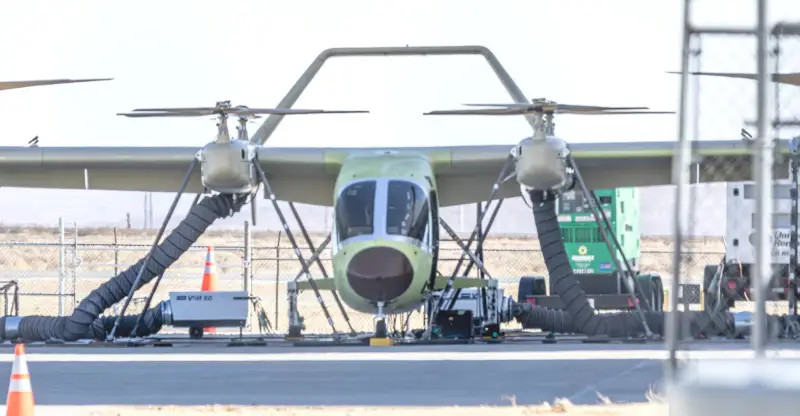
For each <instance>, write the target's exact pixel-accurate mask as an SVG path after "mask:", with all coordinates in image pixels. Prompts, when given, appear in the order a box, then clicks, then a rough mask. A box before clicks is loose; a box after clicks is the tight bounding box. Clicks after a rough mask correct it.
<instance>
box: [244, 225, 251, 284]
mask: <svg viewBox="0 0 800 416" xmlns="http://www.w3.org/2000/svg"><path fill="white" fill-rule="evenodd" d="M250 237H251V236H250V222H249V221H245V222H244V262H243V264H242V290H244V291H246V292H247V294H248V295H249V294H250V290H251V287H250V278H251V277H252V274H251V271H250V268H251V262H252V260H253V257H252V252H251V251H250V250H251V248H250Z"/></svg>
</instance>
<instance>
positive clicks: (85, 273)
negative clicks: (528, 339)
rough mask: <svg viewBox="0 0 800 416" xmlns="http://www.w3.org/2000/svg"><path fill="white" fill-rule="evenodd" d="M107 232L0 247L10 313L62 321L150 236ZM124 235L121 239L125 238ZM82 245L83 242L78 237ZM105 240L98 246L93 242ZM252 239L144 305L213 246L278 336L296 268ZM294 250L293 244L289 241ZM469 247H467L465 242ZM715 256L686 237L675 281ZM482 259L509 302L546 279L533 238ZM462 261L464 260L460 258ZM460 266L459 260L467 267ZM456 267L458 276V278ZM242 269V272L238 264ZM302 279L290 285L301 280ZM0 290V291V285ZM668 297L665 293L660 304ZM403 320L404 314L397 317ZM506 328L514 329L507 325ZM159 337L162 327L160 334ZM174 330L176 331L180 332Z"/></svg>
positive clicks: (313, 319) (512, 241)
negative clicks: (13, 309) (525, 279)
mask: <svg viewBox="0 0 800 416" xmlns="http://www.w3.org/2000/svg"><path fill="white" fill-rule="evenodd" d="M107 234H108V233H106V235H105V236H104V237H102V238H100V237H95V238H91V237H81V238H75V236H67V237H66V238H64V242H63V243H59V242H28V241H26V242H0V270H2V272H1V274H0V281H11V280H15V281H17V282H18V295H19V306H20V308H19V314H20V315H23V316H25V315H32V314H42V315H53V316H55V315H59V305H58V300H59V299H62V302H63V303H62V307H61V314H62V315H69V314H71V313H72V311H73V309H74V307H75V305H77V303H78V302H80V301H81V299H83V298H84V297H85V296H86V295H87V294H88V293H89V292H90V291H92V290H93V289H95V288H97V287H98V286H99V285H100V284H102V283H103V282H105V281H106V280H108V279H109V278H110V277H111V276H114V275H116V274H118V273H120V272H122V271H124V270H125V269H127V268H128V267H130V266H131V265H133V264H135V263H136V261H138V260H139V259H141V258H142V257H144V256H145V255H146V253H147V251H148V250H149V249H150V245H151V243H147V242H146V241H147V240H148V239H150V238H152V235H151V234H152V233H143V234H142V235H139V236H137V238H136V239H135V240H137V242H135V243H132V242H126V243H117V244H114V243H113V242H112V243H108V242H107V241H108V240H111V239H110V238H108V235H107ZM324 237H325V236H323V235H312V236H310V238H311V239H312V243H313V244H314V246H315V247H316V246H317V245H319V244H320V243H322V242H323V240H324ZM131 239H132V238H128V240H131ZM83 240H86V241H83ZM103 240H104V241H106V242H102V241H103ZM252 240H253V241H254V242H255V243H257V244H251V245H248V244H245V233H241V232H240V233H230V234H229V235H227V236H226V238H224V239H220V238H219V237H214V236H210V237H206V236H204V237H203V238H201V240H200V241H199V242H198V244H196V245H195V246H193V247H192V248H191V249H190V250H189V251H188V252H186V253H185V254H183V255H182V256H181V257H180V258H179V259H178V260H177V261H176V262H175V263H174V264H173V265H172V266H171V267H170V268H169V269H168V270H167V272H166V273H165V275H164V278H163V280H162V281H161V283H160V285H159V287H158V291H157V292H156V295H155V297H154V300H153V305H155V304H156V303H157V302H158V301H160V300H163V299H166V298H167V296H168V294H169V292H170V291H193V290H200V287H201V284H202V278H203V269H204V262H205V255H206V247H207V246H208V245H211V246H213V248H214V257H215V261H216V270H217V279H218V282H219V289H220V290H242V289H244V288H246V287H249V288H250V289H251V293H252V294H253V295H254V296H258V297H259V298H260V299H261V305H262V306H263V307H264V309H265V312H266V314H267V317H268V318H269V320H270V323H271V325H272V328H273V330H275V331H276V332H280V333H283V332H286V331H287V330H288V319H287V316H288V301H287V282H289V281H292V280H294V279H295V278H297V277H298V275H300V272H301V266H300V263H299V261H297V258H296V256H295V254H294V250H293V249H292V247H291V245H290V244H289V241H288V239H287V238H286V237H285V235H281V233H270V234H268V235H256V236H254V237H253V238H252ZM299 243H300V244H302V240H301V241H299ZM670 244H671V243H670V242H669V239H667V238H645V239H644V240H643V243H642V246H643V251H642V254H641V261H640V264H641V271H642V272H643V273H658V274H660V275H661V277H662V279H663V280H664V287H665V288H668V287H669V281H670V279H671V275H672V271H671V261H672V257H671V256H672V251H671V246H670ZM246 247H249V249H250V257H249V258H250V261H251V262H250V264H249V265H248V263H247V259H248V256H247V252H246V251H247V250H246ZM303 247H304V248H303V249H302V250H301V253H302V255H303V257H304V258H305V259H306V260H308V259H309V258H311V256H312V253H313V251H312V250H311V249H309V248H307V246H303ZM473 248H474V245H473ZM461 253H462V252H461V249H460V248H459V246H458V245H457V244H456V243H455V242H453V241H442V242H441V246H440V254H439V271H440V272H441V273H442V274H443V275H446V276H448V275H450V274H451V273H452V271H453V268H454V267H455V265H456V263H457V262H458V260H459V258H460V257H461ZM722 255H723V252H722V241H721V240H720V239H713V238H701V239H696V241H694V242H693V243H692V245H691V247H690V251H689V252H688V253H687V257H686V258H687V259H690V261H688V262H685V263H684V264H683V265H682V282H683V283H693V284H695V285H698V286H699V284H700V283H702V279H703V270H704V267H705V266H706V265H713V264H717V263H719V261H720V259H721V256H722ZM483 258H484V263H485V266H486V270H487V271H488V272H489V273H490V275H491V277H493V278H495V279H498V281H499V283H500V287H502V289H503V291H504V294H505V295H506V296H511V297H513V298H514V299H515V300H516V299H517V293H518V282H519V278H520V277H521V276H534V275H543V276H544V275H546V274H547V273H546V267H545V265H544V261H543V258H542V255H541V252H540V251H539V245H538V241H537V240H536V239H535V238H525V237H499V236H497V237H494V236H491V237H489V238H487V239H486V241H485V242H484V243H483ZM467 260H468V259H467ZM320 262H321V263H322V264H323V265H324V267H325V270H326V274H327V276H328V277H333V270H332V264H331V258H330V251H329V250H328V249H327V248H326V250H324V251H323V252H322V255H321V258H320ZM467 262H468V261H467ZM467 262H465V264H462V267H461V272H460V273H459V274H460V275H461V274H463V273H464V270H465V268H464V266H466V263H467ZM248 266H250V267H248ZM311 274H312V277H313V278H314V279H322V278H324V275H323V274H322V271H321V269H320V268H319V266H318V264H311ZM467 275H468V276H471V277H476V276H478V270H477V268H476V267H472V268H471V269H470V270H469V273H468V274H467ZM305 279H306V277H305V276H300V277H299V280H300V281H304V280H305ZM152 284H153V283H152V282H151V283H149V284H147V285H145V286H144V287H143V288H141V289H140V290H139V291H138V292H137V293H136V294H135V298H134V301H133V303H132V304H131V307H130V308H129V310H128V311H127V313H135V312H138V311H141V309H142V307H143V305H144V302H143V301H144V299H145V298H146V297H147V295H148V294H149V292H150V290H151V288H152ZM0 288H2V286H0ZM13 289H14V288H8V291H9V292H8V295H7V298H8V300H7V301H6V304H7V305H8V306H9V307H10V306H13V304H12V301H13ZM0 291H2V290H0ZM321 295H322V299H323V301H324V302H325V305H326V306H327V308H328V310H329V311H330V313H331V315H332V317H333V320H334V323H335V326H336V329H337V330H339V331H344V330H348V329H349V328H348V325H347V324H346V321H345V320H344V316H343V315H342V313H341V311H340V309H339V308H338V306H337V305H336V302H335V299H334V297H333V295H332V294H331V293H330V292H326V291H322V292H321ZM668 296H669V294H668V293H667V294H665V299H668ZM683 297H684V298H686V299H687V300H688V301H689V302H690V303H691V304H692V306H691V307H692V308H697V307H699V306H700V302H701V299H699V298H700V297H702V295H700V294H699V293H694V292H691V291H688V292H686V294H685V295H684V296H683ZM119 306H120V305H119V304H118V305H115V307H112V308H111V310H109V311H108V312H107V313H109V314H115V313H117V312H118V310H119ZM298 309H299V311H300V313H301V314H302V315H303V317H304V319H305V325H306V331H305V332H306V333H330V332H331V328H330V325H329V324H328V322H327V320H326V319H325V316H324V314H323V312H322V309H321V307H320V305H319V303H318V301H317V299H316V297H315V296H314V294H313V292H312V291H306V292H302V293H301V294H300V295H299V296H298ZM344 309H345V312H346V313H347V315H348V316H349V319H350V324H351V325H352V327H353V329H355V330H356V331H359V332H361V331H372V330H373V329H374V321H373V318H374V317H373V316H372V315H368V314H363V313H358V312H356V311H353V310H352V309H349V308H347V306H345V308H344ZM397 318H398V317H392V318H391V319H390V320H389V325H390V329H391V326H392V325H393V324H396V325H399V322H398V321H399V320H400V319H397ZM403 319H404V318H403ZM410 325H411V327H412V328H419V327H421V326H422V311H421V310H420V311H417V312H414V313H412V315H411V322H410ZM508 328H509V329H516V328H519V325H518V324H516V323H515V322H512V323H510V324H509V325H508ZM246 330H248V331H254V330H255V331H257V330H258V328H257V325H253V323H252V321H251V324H250V327H249V328H247V329H246ZM162 331H170V329H169V328H166V329H164V330H162ZM181 331H182V330H181ZM226 331H227V332H231V333H233V332H238V329H236V328H231V329H225V328H221V329H218V331H217V332H218V333H220V332H226Z"/></svg>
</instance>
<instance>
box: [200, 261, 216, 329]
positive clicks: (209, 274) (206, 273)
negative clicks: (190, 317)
mask: <svg viewBox="0 0 800 416" xmlns="http://www.w3.org/2000/svg"><path fill="white" fill-rule="evenodd" d="M200 290H201V291H203V292H213V291H216V290H218V289H217V266H216V265H215V264H214V248H213V247H211V246H208V248H207V250H206V267H205V270H203V286H202V287H200ZM203 332H205V333H207V334H213V333H216V332H217V329H216V328H215V327H213V326H212V327H208V328H204V331H203Z"/></svg>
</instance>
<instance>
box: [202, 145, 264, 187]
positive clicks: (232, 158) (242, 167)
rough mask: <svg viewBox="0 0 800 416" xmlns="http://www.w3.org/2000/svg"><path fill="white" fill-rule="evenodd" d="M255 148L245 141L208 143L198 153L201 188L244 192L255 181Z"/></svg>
mask: <svg viewBox="0 0 800 416" xmlns="http://www.w3.org/2000/svg"><path fill="white" fill-rule="evenodd" d="M254 157H255V147H253V146H252V145H251V144H250V143H249V142H247V141H245V140H231V141H230V143H216V142H212V143H209V144H207V145H205V147H203V149H202V150H201V151H200V155H199V160H200V172H201V180H202V182H203V186H205V187H206V188H208V189H212V190H214V191H217V192H220V193H230V194H237V193H247V192H251V191H252V190H253V189H254V188H255V184H256V183H257V182H258V181H257V180H256V179H257V173H256V169H255V167H254V166H253V162H252V161H253V158H254Z"/></svg>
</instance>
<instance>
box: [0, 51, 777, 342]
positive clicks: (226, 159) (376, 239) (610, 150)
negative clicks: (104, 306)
mask: <svg viewBox="0 0 800 416" xmlns="http://www.w3.org/2000/svg"><path fill="white" fill-rule="evenodd" d="M457 54H460V55H474V54H477V55H481V56H483V57H484V58H485V59H486V61H487V62H488V64H489V65H490V66H491V68H492V69H493V70H494V72H495V74H496V75H497V76H498V78H499V79H500V81H501V83H502V84H503V86H504V87H505V89H506V90H507V92H509V95H510V96H511V99H512V100H513V101H514V102H513V103H511V104H498V105H481V107H485V108H474V109H464V110H452V111H432V112H429V113H426V114H427V115H451V114H452V115H457V114H466V115H470V114H479V115H486V114H488V115H522V116H524V117H525V118H526V119H527V120H528V122H529V123H530V124H531V126H532V129H533V134H532V136H531V137H527V138H524V139H522V140H521V141H519V142H517V143H512V144H499V145H481V146H430V147H398V148H335V147H320V148H299V147H267V146H265V142H266V141H267V139H268V138H269V136H270V134H271V133H272V131H274V129H275V128H276V127H277V126H278V124H279V123H280V120H281V119H282V117H283V116H284V115H293V114H312V113H326V111H323V110H292V109H291V106H292V105H293V104H294V102H295V101H296V100H297V99H298V97H299V96H300V94H301V93H302V91H303V90H304V89H305V87H306V86H307V85H308V84H309V83H310V82H311V80H312V79H313V77H314V75H315V74H316V73H317V71H318V70H319V69H320V67H321V66H322V65H323V64H324V62H326V61H327V59H329V58H330V57H334V56H387V55H457ZM334 113H336V112H334ZM555 113H568V114H592V115H594V114H636V113H648V111H646V108H644V107H599V106H586V105H565V104H558V103H554V102H552V101H548V100H544V99H534V100H529V99H527V98H526V96H525V95H524V94H523V93H522V92H521V90H520V89H519V88H518V87H517V85H516V84H515V83H514V81H513V80H512V79H511V77H510V76H509V75H508V74H507V73H506V71H505V69H504V68H503V67H502V66H501V65H500V63H499V61H498V60H497V59H496V58H495V56H494V54H492V52H491V51H489V50H488V49H487V48H485V47H481V46H444V47H437V46H434V47H398V48H393V47H390V48H335V49H328V50H325V51H323V52H322V53H321V54H320V55H319V56H318V57H317V58H316V59H315V60H314V61H313V62H312V64H311V66H310V67H309V68H308V69H307V70H306V71H305V73H304V74H303V75H302V76H301V77H300V79H299V80H298V81H297V83H296V84H295V85H294V86H293V87H292V89H291V90H290V91H289V93H288V94H287V95H286V97H285V98H284V99H283V100H282V101H281V102H280V103H279V104H278V106H276V108H273V109H258V108H248V107H242V106H238V107H236V106H232V105H231V104H230V103H229V102H219V103H217V105H216V106H214V107H198V108H149V109H137V110H134V111H132V112H129V113H122V115H124V116H128V117H174V116H182V117H183V116H185V117H189V116H208V115H216V116H217V117H218V118H219V124H218V131H217V137H216V139H215V140H213V141H211V142H210V143H208V144H206V145H205V146H203V147H202V148H200V149H198V148H195V147H138V146H137V147H39V148H27V147H0V186H4V187H33V188H58V189H100V190H118V191H148V192H169V191H175V190H176V189H179V193H180V192H184V191H186V192H194V193H211V192H216V193H227V194H235V195H241V196H243V197H248V196H250V197H252V196H253V195H254V194H256V193H257V192H258V190H259V188H260V186H261V185H264V191H265V195H266V198H268V199H270V200H271V202H272V203H273V204H275V206H276V208H277V204H276V203H275V201H278V200H280V201H288V202H296V203H305V204H313V205H322V206H333V208H334V210H333V211H334V221H333V222H332V223H333V226H332V234H331V240H332V247H331V250H332V255H333V265H334V266H333V268H334V273H333V278H332V279H315V280H313V282H314V283H313V284H312V286H313V288H314V289H315V290H317V289H319V290H333V291H335V292H334V293H338V294H339V295H340V296H341V299H342V300H343V301H344V303H345V304H346V305H347V306H349V307H351V308H353V309H355V310H358V311H361V312H365V313H370V314H375V315H377V317H378V318H379V320H378V330H377V331H376V332H380V329H381V324H382V322H383V317H384V316H385V314H394V313H403V312H406V311H410V310H413V309H416V308H418V307H419V306H420V305H421V304H422V303H423V302H424V300H425V294H426V292H430V291H432V290H441V289H443V288H445V287H458V288H465V287H480V285H481V282H480V279H473V278H457V279H455V281H454V282H453V281H450V282H448V279H447V278H442V276H437V273H436V271H437V262H438V243H439V232H440V231H439V224H440V218H439V210H440V209H441V208H442V207H447V206H453V205H459V204H466V203H477V202H482V201H487V200H492V199H494V198H512V197H516V196H520V195H521V191H522V190H523V189H524V190H530V189H536V190H544V191H550V192H553V193H556V194H557V193H559V192H562V191H565V190H568V189H571V188H572V187H574V186H575V183H576V175H575V173H576V172H575V168H576V167H577V166H580V171H581V176H582V177H583V178H584V179H585V184H586V186H587V187H588V188H589V189H602V188H615V187H641V186H654V185H669V184H673V183H674V182H673V174H672V164H673V162H672V159H673V156H674V155H675V151H676V150H675V149H676V143H675V142H634V143H631V142H626V143H619V142H617V143H575V144H569V143H567V142H566V141H565V140H563V139H561V138H559V137H557V136H556V135H555V132H554V128H553V126H554V125H553V116H554V114H555ZM656 113H659V112H656ZM257 114H269V117H268V118H267V120H266V121H265V122H264V123H263V124H262V125H261V127H260V128H259V129H258V130H257V131H256V132H255V134H254V135H253V136H252V137H249V135H248V134H247V130H246V123H247V120H248V119H249V118H251V117H254V116H255V115H257ZM228 116H236V117H238V118H239V134H238V135H237V137H236V138H231V137H230V135H229V134H228V128H227V117H228ZM785 147H786V146H781V151H784V150H783V149H784V148H785ZM693 153H694V156H696V157H697V158H698V159H696V160H695V162H696V163H699V164H700V167H701V169H699V170H698V172H701V174H700V177H699V178H692V179H691V182H714V181H739V180H750V179H751V178H752V174H751V169H750V166H751V165H752V158H751V153H752V152H751V149H750V148H749V145H748V144H747V143H746V142H743V141H741V140H730V141H707V142H701V143H697V145H696V146H695V147H694V150H693ZM781 163H782V162H779V161H777V162H776V173H777V175H780V174H786V172H787V169H786V168H785V166H783V165H781ZM196 164H199V165H200V169H199V171H198V170H197V169H194V167H195V166H196ZM707 166H717V167H719V166H736V168H735V169H703V167H707ZM187 168H188V170H187ZM487 197H488V199H487ZM284 224H285V222H284ZM306 269H307V268H306ZM306 272H307V270H306ZM309 278H310V275H309ZM383 330H384V331H385V323H383Z"/></svg>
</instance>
